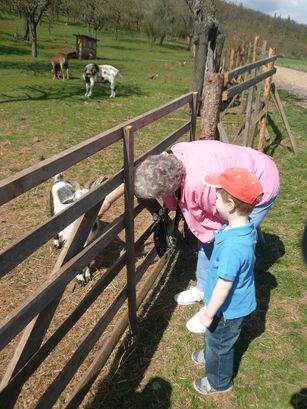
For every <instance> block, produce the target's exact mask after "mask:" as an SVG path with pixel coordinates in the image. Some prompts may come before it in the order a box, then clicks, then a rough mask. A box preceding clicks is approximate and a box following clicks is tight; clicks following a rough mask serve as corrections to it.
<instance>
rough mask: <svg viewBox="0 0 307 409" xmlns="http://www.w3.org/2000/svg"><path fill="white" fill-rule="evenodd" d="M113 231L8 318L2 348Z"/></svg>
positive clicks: (0, 342)
mask: <svg viewBox="0 0 307 409" xmlns="http://www.w3.org/2000/svg"><path fill="white" fill-rule="evenodd" d="M110 235H112V237H114V235H113V232H110V230H107V231H106V232H105V233H104V234H102V235H101V236H100V237H98V238H97V239H96V240H95V241H93V242H92V243H91V244H89V245H88V246H87V247H86V248H84V249H83V250H82V251H81V252H80V253H79V254H78V255H76V256H75V257H73V258H72V259H70V260H69V261H68V262H67V263H66V264H65V265H64V266H63V267H61V269H60V270H59V272H58V273H57V274H56V275H55V276H54V277H51V278H48V279H47V280H46V282H45V283H44V284H43V285H42V286H41V287H40V288H39V289H38V290H37V291H36V292H35V293H34V295H32V296H31V297H29V299H28V300H27V301H26V302H25V303H24V304H23V305H21V306H20V307H18V308H17V309H16V310H15V311H14V312H12V313H11V314H10V315H9V317H8V318H6V319H5V320H4V321H3V323H1V327H0V350H1V349H2V348H3V347H4V346H5V345H6V344H7V343H8V342H10V341H11V340H12V339H13V338H14V337H15V336H16V335H17V334H18V333H19V332H20V331H21V330H23V328H25V326H26V325H27V324H28V323H29V322H30V321H31V320H32V319H33V318H34V317H35V316H36V315H37V314H38V313H39V312H41V311H42V310H43V309H44V308H46V306H47V305H48V304H49V303H50V302H51V301H52V300H53V299H55V298H56V297H57V296H59V295H60V294H61V292H62V291H63V290H64V288H65V286H66V285H67V284H68V283H69V282H70V281H71V280H72V279H74V277H75V276H76V271H81V270H82V268H83V267H84V266H85V265H86V264H88V263H89V262H90V261H91V260H93V259H94V258H95V257H96V256H97V254H99V253H100V252H101V250H102V249H103V248H104V241H106V240H108V239H109V237H110Z"/></svg>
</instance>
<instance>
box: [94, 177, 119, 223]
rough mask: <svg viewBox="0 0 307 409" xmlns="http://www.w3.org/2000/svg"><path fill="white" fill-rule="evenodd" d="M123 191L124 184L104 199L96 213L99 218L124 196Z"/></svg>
mask: <svg viewBox="0 0 307 409" xmlns="http://www.w3.org/2000/svg"><path fill="white" fill-rule="evenodd" d="M124 190H125V188H124V184H123V183H122V184H121V185H119V186H118V187H117V188H116V189H114V190H113V191H112V192H111V193H109V194H108V195H107V196H106V197H105V199H104V201H103V203H102V205H101V208H100V210H99V212H98V216H99V217H101V216H103V215H104V213H105V212H106V211H107V210H109V209H110V207H111V206H112V204H113V203H114V202H115V201H116V200H117V199H119V198H120V197H121V196H122V195H123V194H124Z"/></svg>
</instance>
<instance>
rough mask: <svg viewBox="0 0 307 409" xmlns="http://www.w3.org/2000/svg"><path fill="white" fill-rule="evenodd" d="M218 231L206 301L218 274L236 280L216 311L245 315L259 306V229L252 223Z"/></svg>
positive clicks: (211, 261)
mask: <svg viewBox="0 0 307 409" xmlns="http://www.w3.org/2000/svg"><path fill="white" fill-rule="evenodd" d="M225 227H226V225H224V226H223V227H222V229H221V230H220V232H218V233H215V241H214V248H213V252H212V256H211V260H210V267H209V272H208V281H207V286H206V289H205V304H206V305H208V304H209V301H210V298H211V295H212V292H213V290H214V287H215V286H216V283H217V280H218V278H219V277H220V278H223V279H224V280H229V281H233V286H232V288H231V290H230V293H229V294H228V297H227V298H226V300H225V302H224V304H223V305H222V306H221V308H220V310H219V311H218V312H217V315H220V314H221V313H222V314H223V316H224V318H225V319H234V318H240V317H245V316H246V315H248V314H250V313H251V312H252V311H254V310H255V309H256V295H255V282H254V266H255V259H256V258H255V247H256V243H257V231H256V229H255V227H254V225H253V224H252V223H249V224H247V225H245V226H242V227H234V228H231V229H229V230H226V231H225Z"/></svg>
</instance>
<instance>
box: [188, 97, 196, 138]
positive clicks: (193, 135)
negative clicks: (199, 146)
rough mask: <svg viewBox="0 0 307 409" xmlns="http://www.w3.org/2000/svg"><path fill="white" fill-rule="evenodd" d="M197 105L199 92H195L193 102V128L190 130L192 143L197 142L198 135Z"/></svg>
mask: <svg viewBox="0 0 307 409" xmlns="http://www.w3.org/2000/svg"><path fill="white" fill-rule="evenodd" d="M197 103H198V92H193V100H192V102H191V106H190V108H191V128H190V141H195V135H196V120H197V109H198V108H197Z"/></svg>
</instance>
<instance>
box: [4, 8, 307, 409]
mask: <svg viewBox="0 0 307 409" xmlns="http://www.w3.org/2000/svg"><path fill="white" fill-rule="evenodd" d="M18 27H19V28H18ZM21 27H22V21H21V20H17V19H16V18H13V17H11V16H6V17H5V16H2V17H1V19H0V53H1V60H0V67H1V76H0V115H1V129H0V155H1V164H0V177H1V179H2V178H5V177H8V176H10V175H13V174H14V173H15V172H16V171H19V170H22V169H24V168H26V167H28V166H30V165H33V164H35V163H37V162H38V161H39V160H41V159H42V158H48V157H50V156H51V155H53V154H56V153H59V152H60V151H62V150H64V149H66V148H69V147H71V146H73V145H75V144H77V143H79V142H81V141H84V140H86V139H87V138H89V137H92V136H94V135H96V134H98V133H100V132H102V131H105V130H107V129H109V128H111V127H113V126H116V125H117V124H119V123H121V122H123V121H125V120H127V119H130V118H133V117H135V116H137V115H140V114H141V113H144V112H146V111H148V110H150V109H153V108H155V107H158V106H160V105H162V104H164V103H166V102H168V101H170V100H172V99H174V98H176V97H179V96H180V95H182V94H184V93H186V92H187V91H188V90H189V87H190V84H191V75H192V55H191V53H189V52H188V51H186V50H185V44H184V43H180V42H170V43H166V44H165V45H164V46H163V47H160V46H158V45H151V44H150V43H149V42H148V41H147V39H146V38H144V37H142V36H141V35H139V34H135V33H120V36H119V39H118V40H117V41H116V40H115V38H114V36H113V34H112V33H110V32H108V33H100V34H99V36H98V39H99V42H98V57H99V58H98V59H97V60H96V61H97V62H98V63H107V64H112V65H114V66H116V67H117V68H119V70H120V72H121V74H122V78H120V79H119V81H118V91H117V97H116V98H115V99H110V98H109V88H108V86H103V85H99V84H98V85H96V87H95V88H94V91H93V96H92V98H90V99H87V98H85V97H84V93H85V87H84V82H83V80H82V71H83V67H84V66H85V64H86V63H87V62H86V61H79V60H71V61H70V65H69V68H70V75H71V79H70V80H69V81H60V80H59V81H52V79H51V78H52V75H51V65H50V57H51V56H52V54H54V53H55V52H57V51H64V52H68V51H71V50H72V49H73V48H74V45H75V37H74V36H73V34H76V33H79V32H80V33H84V34H88V33H87V31H86V29H85V28H84V27H82V26H80V25H78V24H71V25H65V24H64V21H61V22H60V23H57V24H55V25H54V26H53V27H52V28H51V31H50V33H49V32H48V26H47V24H45V23H43V24H42V25H41V26H40V27H39V30H38V58H37V59H32V58H31V48H30V45H29V44H28V43H26V42H25V41H23V40H21V39H20V37H21V34H22V32H21ZM14 33H17V38H16V36H14ZM289 61H290V60H288V59H284V58H283V59H281V58H280V59H279V60H278V63H279V64H280V65H283V64H290V62H289ZM293 63H294V65H291V67H292V68H295V67H297V68H299V67H307V62H306V61H298V60H295V62H294V60H293ZM291 64H292V62H291ZM285 66H288V65H285ZM153 75H156V79H151V78H150V77H151V76H153ZM281 98H282V101H283V105H284V108H285V111H286V115H287V118H288V120H289V123H290V126H291V128H292V131H293V134H294V135H295V138H296V143H297V147H298V154H297V155H296V156H294V155H293V153H292V152H291V151H290V149H289V147H290V143H289V140H288V139H287V136H286V133H285V130H284V127H283V125H282V122H281V121H280V118H279V116H278V114H277V113H276V112H275V110H274V109H273V106H272V105H271V111H270V113H269V121H268V123H269V126H268V131H269V134H270V135H271V140H270V141H268V142H267V146H266V150H267V152H268V153H270V154H272V155H273V158H274V160H275V161H276V163H277V164H278V166H279V169H280V173H281V191H280V195H279V197H278V200H277V202H276V204H275V206H274V207H273V208H272V210H271V212H270V214H269V216H268V217H267V219H266V220H265V221H264V223H263V227H262V230H263V232H264V235H265V238H266V240H267V244H266V246H265V247H264V248H262V247H258V248H257V269H256V284H257V297H258V310H257V311H256V313H255V314H253V315H252V316H251V317H250V319H249V320H248V322H247V325H246V326H245V328H244V330H243V333H242V337H241V340H240V342H239V346H238V356H239V361H238V364H239V369H238V375H237V376H236V378H235V388H234V391H233V392H231V393H230V394H227V395H224V396H217V397H211V398H208V399H203V398H201V397H199V396H198V395H197V393H196V392H195V391H194V389H193V386H192V381H193V379H194V378H195V377H197V376H202V371H201V370H200V369H198V368H196V367H195V366H194V364H193V362H192V361H191V359H190V355H191V352H192V351H193V350H194V349H196V348H200V347H201V345H202V336H200V335H193V334H190V333H188V332H187V330H186V328H185V322H186V320H187V319H189V318H190V317H191V316H192V314H194V313H195V312H196V311H197V310H198V307H199V306H195V305H194V306H189V307H181V308H179V307H176V306H175V303H174V301H173V294H175V293H176V292H177V291H180V290H181V289H182V287H184V286H187V285H188V284H189V282H190V280H193V275H194V269H195V264H196V251H195V250H196V248H195V244H193V245H187V244H183V245H182V251H181V252H180V253H179V254H177V255H176V257H175V258H174V259H172V260H171V262H170V264H169V265H168V267H167V273H164V275H163V276H162V278H161V280H160V282H159V283H158V285H157V288H156V290H154V291H153V292H152V294H151V295H150V297H149V299H148V302H147V303H146V304H145V305H144V306H143V309H142V312H141V320H140V331H139V335H138V337H137V338H136V340H135V342H134V343H132V344H124V345H122V346H121V348H120V349H119V351H118V352H117V353H116V354H115V359H114V362H112V363H111V364H110V375H109V377H108V378H107V380H106V381H105V382H104V384H102V385H99V384H98V385H96V386H95V394H96V397H93V396H92V397H91V398H92V403H89V404H87V405H82V407H83V408H87V409H90V408H91V409H98V408H106V409H119V408H125V409H128V408H133V409H134V408H140V409H149V408H153V409H158V408H161V409H162V408H174V409H181V408H190V409H203V408H205V409H221V408H223V409H237V408H242V409H246V408H260V409H284V408H299V409H302V408H303V407H304V408H305V407H307V406H306V405H307V404H306V381H307V379H306V369H307V368H306V362H307V354H306V341H307V340H306V331H305V330H304V328H306V275H305V271H306V269H305V266H304V263H303V260H302V256H301V237H302V232H303V228H304V224H305V223H306V180H307V174H306V153H307V138H306V134H305V132H306V124H307V110H306V109H304V108H302V107H300V106H298V104H297V100H296V99H295V98H294V97H290V96H289V95H288V94H286V93H284V92H281ZM186 118H188V113H187V111H186V110H184V109H183V110H180V111H179V112H178V113H176V114H172V115H169V116H168V117H167V118H165V119H163V120H162V121H159V122H158V123H156V124H154V125H151V126H149V127H146V128H145V129H143V130H142V131H140V132H138V134H137V141H136V150H137V152H138V153H140V152H145V151H146V150H147V148H149V147H151V146H152V145H154V144H155V143H157V142H158V141H160V140H161V139H162V138H164V137H165V136H166V135H167V133H168V132H169V131H170V130H171V129H174V128H176V127H177V125H176V124H177V123H180V124H181V123H182V122H179V120H180V121H182V119H185V120H186ZM121 166H122V147H121V146H120V145H116V146H114V147H112V149H110V150H108V151H107V152H102V153H100V154H97V155H94V156H93V157H92V158H89V159H88V160H86V161H84V163H82V164H80V165H77V166H76V167H74V168H73V169H71V170H68V171H67V174H68V176H70V177H72V176H73V178H74V179H79V181H80V182H81V183H84V182H85V181H87V180H88V179H89V178H93V177H95V176H97V174H98V173H101V172H103V173H107V174H109V173H113V172H114V171H115V170H117V169H119V168H120V167H121ZM43 205H46V203H45V202H44V203H43ZM46 207H47V205H46ZM22 210H23V209H22V204H20V205H19V207H18V206H16V208H14V211H15V215H16V220H17V219H18V217H17V216H22ZM34 213H35V212H33V218H34V221H35V214H34ZM43 213H45V214H47V213H48V209H47V208H46V209H43ZM0 216H1V221H3V220H4V218H5V214H4V213H1V212H0ZM2 226H3V232H4V234H3V235H2V238H1V240H0V241H1V247H3V246H4V244H7V240H8V238H11V232H10V231H8V230H9V229H8V228H7V227H5V226H6V225H5V224H4V222H3V225H2ZM168 273H170V274H168ZM157 290H159V291H157ZM303 388H305V389H304V391H305V392H304V393H305V395H304V399H305V401H304V402H305V403H304V402H303V403H299V402H300V400H301V399H303V398H302V396H303V395H302V394H301V392H302V390H303ZM304 405H305V406H304ZM58 407H60V406H58Z"/></svg>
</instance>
